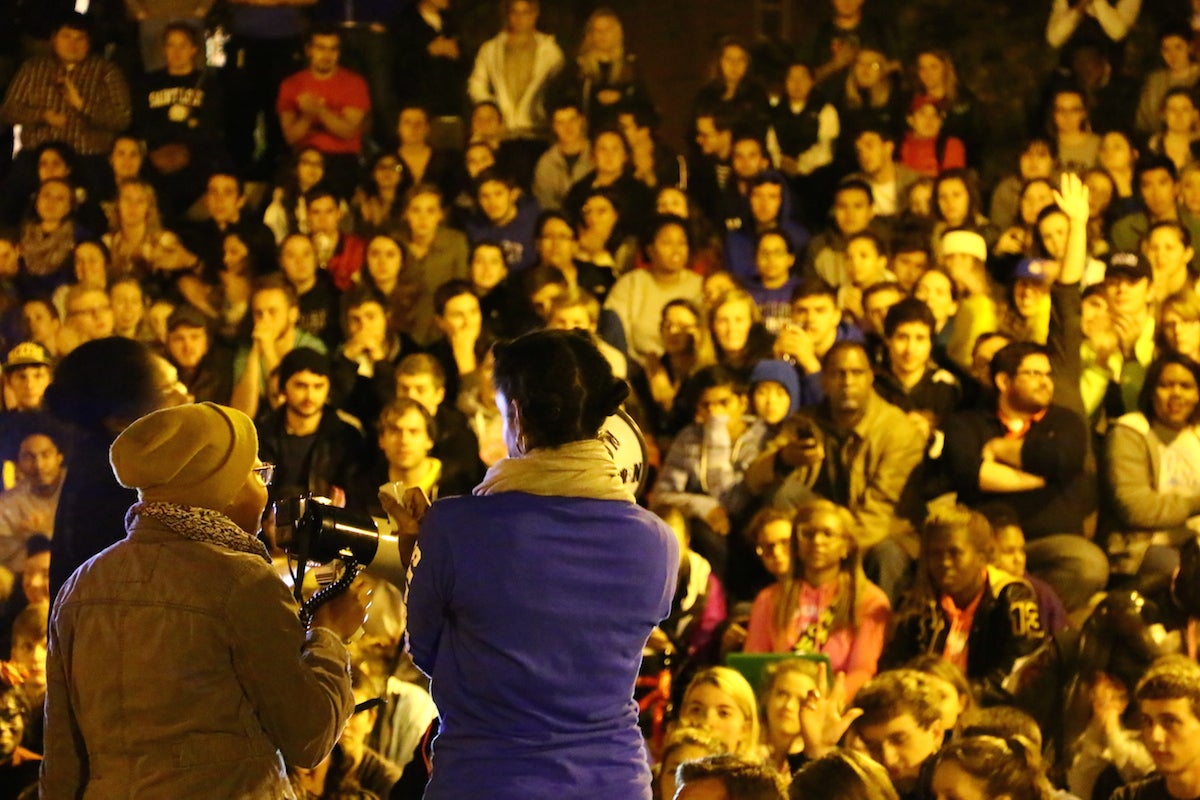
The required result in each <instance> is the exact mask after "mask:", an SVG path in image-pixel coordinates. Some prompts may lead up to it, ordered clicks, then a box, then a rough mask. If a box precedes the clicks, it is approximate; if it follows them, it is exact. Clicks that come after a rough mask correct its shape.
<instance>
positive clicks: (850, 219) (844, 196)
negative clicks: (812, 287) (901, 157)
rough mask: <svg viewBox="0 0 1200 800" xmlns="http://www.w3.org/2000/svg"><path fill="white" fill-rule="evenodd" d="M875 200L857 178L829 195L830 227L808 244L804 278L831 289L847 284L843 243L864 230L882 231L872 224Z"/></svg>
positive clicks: (880, 227)
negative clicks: (819, 279)
mask: <svg viewBox="0 0 1200 800" xmlns="http://www.w3.org/2000/svg"><path fill="white" fill-rule="evenodd" d="M874 202H875V196H874V194H873V193H872V191H871V185H870V184H869V183H867V182H866V181H863V180H859V179H857V178H846V179H844V180H843V181H842V182H841V183H839V184H838V187H837V191H836V192H834V195H833V208H832V211H831V213H832V214H833V225H831V226H830V227H829V228H828V229H827V230H826V231H824V232H823V233H820V234H818V235H816V236H814V237H813V239H812V241H811V242H809V245H808V251H807V254H806V259H805V263H804V274H805V275H809V276H817V277H819V278H821V279H822V280H824V281H825V282H826V283H829V284H832V285H833V286H844V285H846V284H847V283H848V282H849V277H850V276H849V273H848V270H847V266H846V243H847V241H848V240H849V237H851V236H853V235H854V234H856V233H861V232H862V231H865V230H867V229H868V228H870V229H872V230H875V229H877V228H878V229H882V227H883V226H881V225H879V224H878V223H875V211H874V206H873V204H874Z"/></svg>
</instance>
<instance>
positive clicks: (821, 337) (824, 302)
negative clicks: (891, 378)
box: [774, 278, 863, 406]
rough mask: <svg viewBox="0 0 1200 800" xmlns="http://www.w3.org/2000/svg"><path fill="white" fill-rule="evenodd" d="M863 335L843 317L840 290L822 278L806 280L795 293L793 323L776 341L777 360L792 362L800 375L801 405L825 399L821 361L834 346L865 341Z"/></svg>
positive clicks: (793, 298)
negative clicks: (846, 342)
mask: <svg viewBox="0 0 1200 800" xmlns="http://www.w3.org/2000/svg"><path fill="white" fill-rule="evenodd" d="M862 340H863V335H862V332H861V331H860V330H859V329H858V328H856V327H855V326H854V325H852V324H850V323H849V322H846V321H845V320H844V319H843V318H842V311H841V309H840V308H839V307H838V293H837V289H835V288H833V286H831V285H829V284H828V283H826V282H825V281H823V280H821V279H819V278H805V279H804V280H801V281H800V283H798V284H796V288H795V289H793V290H792V321H791V324H789V325H785V326H784V327H783V330H782V331H780V333H779V336H778V338H776V340H775V346H774V355H775V358H781V359H783V360H784V361H790V362H791V363H793V364H795V365H796V369H797V370H799V372H800V405H805V406H806V405H813V404H814V403H819V402H820V401H821V399H822V398H823V397H824V390H823V389H822V384H821V361H822V360H823V359H824V358H825V356H826V355H828V353H829V351H830V350H831V349H832V348H833V346H834V344H835V343H837V342H842V341H849V342H861V341H862Z"/></svg>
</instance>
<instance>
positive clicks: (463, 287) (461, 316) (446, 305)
mask: <svg viewBox="0 0 1200 800" xmlns="http://www.w3.org/2000/svg"><path fill="white" fill-rule="evenodd" d="M433 308H434V317H433V322H434V324H435V325H436V326H437V328H438V330H440V331H441V334H442V335H441V336H440V337H439V338H438V339H436V340H435V341H434V342H433V343H432V344H431V345H429V347H428V352H429V355H431V356H433V357H434V358H436V359H437V360H438V363H440V364H441V365H442V371H443V372H445V373H446V396H447V397H451V398H457V397H458V392H459V389H460V388H461V387H462V386H463V385H464V384H465V383H466V382H467V381H470V380H471V379H472V378H473V377H474V376H475V372H476V370H478V369H479V365H480V363H481V362H482V361H483V357H484V356H485V355H486V354H487V352H488V350H489V349H490V348H491V344H492V343H491V337H490V336H489V335H488V333H487V331H486V330H484V327H483V310H482V309H481V308H480V306H479V298H478V297H476V296H475V293H474V292H473V291H472V290H471V284H470V282H468V281H463V280H450V281H446V282H445V283H444V284H442V285H441V286H439V287H438V288H437V290H436V291H435V292H434V293H433Z"/></svg>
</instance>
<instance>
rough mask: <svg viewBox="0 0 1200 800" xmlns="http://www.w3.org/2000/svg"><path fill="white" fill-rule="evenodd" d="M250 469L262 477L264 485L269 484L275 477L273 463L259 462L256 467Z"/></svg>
mask: <svg viewBox="0 0 1200 800" xmlns="http://www.w3.org/2000/svg"><path fill="white" fill-rule="evenodd" d="M250 471H251V472H253V473H254V474H255V475H257V476H258V477H259V478H261V479H262V482H263V485H264V486H270V485H271V481H272V480H274V479H275V465H274V464H259V465H258V466H257V467H254V468H253V469H251V470H250Z"/></svg>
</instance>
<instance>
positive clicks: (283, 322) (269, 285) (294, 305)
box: [230, 275, 325, 417]
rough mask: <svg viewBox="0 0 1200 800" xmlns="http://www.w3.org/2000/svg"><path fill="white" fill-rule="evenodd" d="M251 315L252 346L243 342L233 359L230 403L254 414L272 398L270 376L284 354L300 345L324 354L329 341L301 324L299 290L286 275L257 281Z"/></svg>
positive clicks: (253, 293)
mask: <svg viewBox="0 0 1200 800" xmlns="http://www.w3.org/2000/svg"><path fill="white" fill-rule="evenodd" d="M250 314H251V318H252V319H253V320H254V328H253V329H252V330H251V332H250V345H249V346H248V347H247V346H246V345H244V344H243V345H242V347H241V348H240V349H239V350H238V352H237V354H236V355H235V356H234V359H233V381H234V384H233V398H232V400H230V405H231V406H233V407H234V408H236V409H238V410H239V411H241V412H243V413H244V414H246V415H247V416H250V417H254V416H255V415H257V414H258V413H259V410H260V405H261V404H262V401H263V400H264V399H267V397H268V385H269V382H268V379H269V378H270V376H271V373H272V372H274V371H275V370H276V369H277V368H278V367H279V364H280V362H281V361H282V359H283V357H284V356H286V355H287V354H288V353H290V352H291V351H292V350H293V349H295V348H297V347H306V348H308V349H310V350H315V351H317V352H318V353H324V352H325V343H324V342H322V341H321V340H320V339H318V338H317V337H316V336H313V335H312V334H311V333H308V332H307V331H303V330H301V329H300V328H299V326H298V325H297V323H298V322H299V321H300V306H299V301H298V299H297V298H296V290H295V289H293V288H292V286H291V284H289V283H288V282H287V280H286V279H285V278H284V277H283V276H282V275H268V276H267V277H265V278H262V279H260V280H259V281H257V282H256V283H255V284H254V288H253V290H252V291H251V293H250ZM266 407H269V404H268V406H266Z"/></svg>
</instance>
